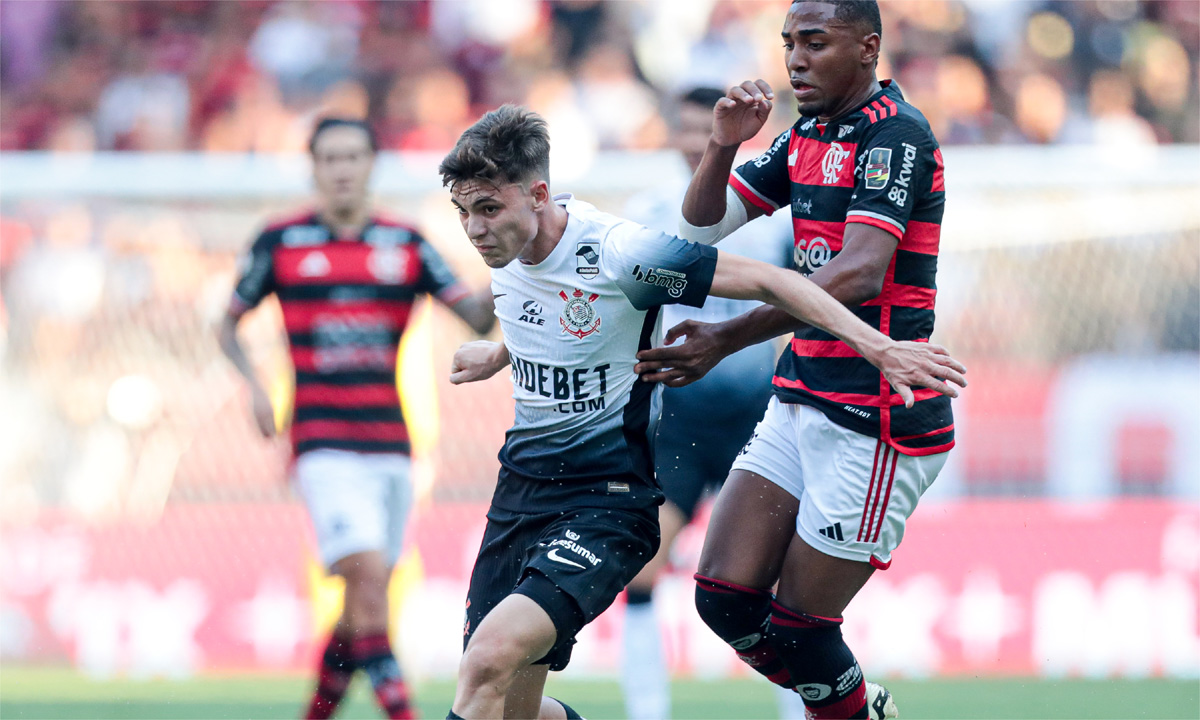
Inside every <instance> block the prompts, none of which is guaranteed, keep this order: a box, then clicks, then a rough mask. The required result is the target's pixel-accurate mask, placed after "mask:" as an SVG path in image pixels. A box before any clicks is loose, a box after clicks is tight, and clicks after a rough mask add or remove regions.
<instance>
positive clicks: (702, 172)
mask: <svg viewBox="0 0 1200 720" xmlns="http://www.w3.org/2000/svg"><path fill="white" fill-rule="evenodd" d="M774 99H775V93H774V91H772V90H771V86H770V85H768V84H767V81H765V80H755V81H754V82H750V81H749V80H747V81H746V82H744V83H742V84H741V85H736V86H734V87H732V88H730V89H729V92H728V93H727V94H726V95H725V97H723V98H721V99H720V100H718V101H717V104H716V106H715V107H713V131H712V135H711V136H710V137H709V139H708V148H707V149H706V150H705V151H704V159H703V160H701V161H700V166H699V167H698V168H696V174H695V175H693V176H692V182H691V184H690V185H688V190H687V195H686V196H685V197H684V199H683V218H684V220H686V221H687V222H688V223H691V224H692V225H695V226H697V227H711V226H713V225H716V224H718V223H719V222H721V219H722V217H724V214H725V208H726V199H725V186H726V185H727V184H728V182H729V171H730V170H732V169H733V161H734V157H735V156H736V155H737V151H738V147H739V146H740V145H741V144H742V143H743V142H745V141H747V140H749V139H750V138H752V137H754V136H755V135H757V134H758V131H759V130H761V129H762V127H763V125H764V124H765V123H766V122H767V117H769V116H770V114H771V105H772V101H773V100H774ZM746 212H747V220H753V219H754V218H756V217H758V216H759V215H762V214H763V211H762V210H760V209H758V208H757V207H754V206H752V205H750V204H748V203H747V204H746ZM687 239H689V240H691V239H693V238H687Z"/></svg>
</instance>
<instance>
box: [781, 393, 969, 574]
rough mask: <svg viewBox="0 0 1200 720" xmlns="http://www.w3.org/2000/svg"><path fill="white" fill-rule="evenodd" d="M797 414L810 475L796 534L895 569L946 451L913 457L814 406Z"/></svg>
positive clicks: (833, 552)
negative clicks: (913, 518) (911, 523)
mask: <svg viewBox="0 0 1200 720" xmlns="http://www.w3.org/2000/svg"><path fill="white" fill-rule="evenodd" d="M796 413H797V414H798V417H799V423H798V424H799V425H800V426H801V432H800V433H799V437H800V442H801V453H800V456H801V459H802V463H803V465H804V468H803V475H804V477H805V486H804V495H803V497H802V499H801V502H800V514H799V516H798V518H797V521H796V533H797V534H798V535H799V536H800V538H802V539H803V540H804V542H805V543H806V544H807V545H809V546H810V547H812V548H815V549H816V550H818V551H820V552H821V553H823V554H825V555H829V556H832V557H835V558H841V559H843V560H849V561H854V562H859V563H869V564H870V565H872V566H874V567H876V568H884V569H885V568H887V567H888V565H890V564H891V560H892V552H893V551H894V550H895V549H896V548H897V547H899V545H900V542H901V540H902V539H903V537H904V530H905V525H906V523H907V520H908V517H909V516H910V515H911V514H912V513H913V511H914V510H915V509H916V507H917V502H918V501H919V500H920V498H921V495H922V494H923V493H924V492H925V490H926V489H927V488H928V487H929V486H930V485H931V484H932V483H933V481H934V479H935V478H936V477H937V474H938V472H939V471H940V470H941V468H942V466H943V465H944V464H945V461H946V454H945V453H941V454H937V455H928V456H910V455H905V454H903V453H899V452H897V451H896V449H895V448H893V447H891V446H889V445H888V444H887V443H886V442H883V441H881V440H879V439H878V438H873V437H869V436H866V435H863V434H860V433H856V432H854V431H852V430H848V429H846V428H844V427H841V426H840V425H837V424H836V423H833V422H832V421H830V420H829V419H828V418H827V417H826V416H825V415H824V414H822V413H821V412H819V411H817V410H815V409H813V408H810V407H807V406H796Z"/></svg>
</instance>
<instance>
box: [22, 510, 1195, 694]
mask: <svg viewBox="0 0 1200 720" xmlns="http://www.w3.org/2000/svg"><path fill="white" fill-rule="evenodd" d="M484 511H485V507H483V506H482V505H478V504H447V505H440V506H434V507H428V508H425V509H424V510H422V511H421V512H420V514H419V516H418V518H417V520H416V522H415V523H414V526H413V532H412V536H411V537H410V551H409V553H408V555H407V557H406V559H405V560H404V561H403V562H402V565H401V567H400V568H398V570H397V574H396V578H395V580H394V582H393V586H392V590H393V601H394V603H393V604H394V607H395V623H394V625H395V628H394V630H395V635H396V639H397V641H398V643H397V644H398V647H399V648H400V653H401V657H402V661H403V662H404V664H405V666H406V668H407V669H408V670H409V672H410V673H413V674H414V675H416V676H446V675H451V674H453V672H454V670H455V668H456V666H457V662H458V657H459V654H460V652H461V638H462V632H461V623H462V603H463V599H464V597H465V594H466V585H467V579H468V577H469V573H470V568H471V564H472V562H473V561H474V556H475V552H476V550H477V549H478V544H479V539H480V537H481V536H482V532H483V524H484ZM702 532H703V531H702V529H701V528H700V527H695V526H694V527H692V528H690V529H689V530H688V531H686V532H685V533H684V535H683V536H682V537H681V540H680V542H679V543H678V544H677V546H676V553H675V557H674V567H673V568H672V570H671V571H670V572H669V573H668V574H667V575H666V576H665V577H664V578H663V581H662V583H661V584H660V586H659V589H658V591H657V593H656V601H655V602H656V608H657V613H658V615H659V617H660V619H661V620H662V626H663V633H664V640H665V647H666V650H667V655H668V658H669V661H670V663H671V667H672V669H673V670H674V672H676V673H680V674H698V675H704V676H721V675H730V674H741V673H744V672H746V670H745V669H744V668H742V667H741V666H740V664H739V663H738V662H737V661H736V659H735V658H734V657H733V653H732V652H731V651H729V650H728V648H726V647H724V646H723V645H722V644H721V643H720V641H718V640H717V639H716V638H715V636H713V635H712V633H711V632H710V631H709V630H708V629H707V628H706V627H704V626H703V624H702V623H701V622H700V620H699V619H698V618H697V617H696V614H695V611H694V609H693V608H692V583H691V568H692V567H694V564H695V558H696V556H697V554H698V552H699V548H700V544H701V542H702ZM310 537H311V536H310V530H309V528H308V524H307V519H306V518H305V516H304V511H303V510H302V509H301V508H300V507H298V506H295V505H239V506H229V505H215V504H214V505H186V506H174V507H171V508H169V509H168V511H167V512H166V513H165V514H164V516H163V517H162V518H161V519H160V520H159V521H158V522H156V523H154V524H153V525H147V526H138V525H135V524H132V523H122V524H118V525H110V526H104V527H87V526H83V525H80V524H78V523H74V522H71V521H68V520H67V519H66V518H64V517H57V518H56V517H53V516H52V515H49V514H46V515H44V516H43V517H41V518H40V519H39V520H38V521H37V522H35V523H33V524H30V525H26V526H21V527H13V526H9V527H6V528H4V529H3V530H0V578H2V582H3V593H2V595H0V650H2V651H3V655H4V658H5V659H6V661H40V662H44V661H61V662H70V663H72V664H73V665H75V666H77V667H79V668H81V669H83V670H85V671H87V672H90V673H92V674H96V675H112V674H130V675H134V676H179V675H187V674H190V673H193V672H197V671H202V670H213V669H219V670H237V669H245V668H252V667H253V668H262V667H269V668H302V667H307V666H308V665H309V664H310V663H311V662H312V659H313V657H314V654H315V649H314V647H313V644H314V642H316V641H318V640H319V639H320V637H321V636H322V635H323V633H324V628H325V627H327V626H328V624H329V623H331V622H332V620H333V618H335V617H336V615H337V612H338V602H339V600H338V589H337V585H336V582H334V581H331V580H329V579H325V578H323V577H322V575H321V573H320V572H319V570H318V568H317V567H316V565H315V564H314V563H313V560H312V555H311V552H310V547H311V545H310V542H311V540H310ZM894 557H895V560H894V562H893V564H892V567H891V568H890V569H889V570H887V571H882V572H877V573H876V574H875V577H874V578H873V579H872V580H871V582H870V583H868V585H867V587H866V588H865V589H864V590H863V592H862V593H861V594H860V596H859V597H858V598H856V599H855V601H854V602H853V603H852V604H851V606H850V608H849V609H848V610H847V612H846V624H845V633H846V635H847V638H848V640H849V642H850V643H851V645H852V647H854V649H855V651H856V654H857V655H858V656H859V658H860V660H861V662H862V664H863V665H864V667H865V668H867V669H868V671H869V672H870V673H872V674H873V675H877V676H882V675H889V674H901V675H908V676H917V677H920V676H924V675H934V674H963V673H969V674H972V675H983V674H1044V675H1087V676H1100V677H1103V676H1115V675H1122V676H1145V675H1160V674H1165V675H1172V676H1184V677H1196V676H1200V633H1198V627H1200V605H1198V601H1197V586H1198V581H1200V510H1198V509H1197V508H1196V507H1194V506H1189V505H1187V504H1183V503H1171V502H1162V501H1149V500H1147V501H1136V500H1126V501H1121V502H1112V503H1104V504H1074V505H1058V504H1054V503H1049V502H1015V501H995V502H992V501H971V502H954V503H945V504H933V503H930V504H926V505H923V506H921V508H919V509H918V511H917V513H916V515H914V517H913V518H912V520H911V521H910V523H909V530H908V533H907V535H906V537H905V541H904V544H903V545H902V546H901V548H900V549H899V550H898V551H897V552H896V553H895V556H894ZM620 621H621V613H620V612H619V607H618V608H614V609H613V610H610V611H609V612H608V613H606V614H605V615H603V616H602V617H601V618H600V619H599V620H597V621H596V622H595V623H593V625H591V626H589V627H588V628H586V629H585V630H584V632H583V633H582V634H581V636H580V642H579V644H578V645H577V646H576V650H575V655H574V660H573V662H572V665H571V670H570V672H571V673H572V674H576V675H578V674H589V673H594V674H612V673H614V672H615V671H616V668H617V665H618V662H619V654H618V653H619V648H620Z"/></svg>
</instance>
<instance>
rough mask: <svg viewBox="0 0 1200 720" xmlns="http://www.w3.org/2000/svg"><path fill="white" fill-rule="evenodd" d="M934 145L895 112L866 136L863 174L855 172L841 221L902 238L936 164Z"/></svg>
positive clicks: (915, 125) (927, 135)
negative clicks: (875, 228) (852, 193)
mask: <svg viewBox="0 0 1200 720" xmlns="http://www.w3.org/2000/svg"><path fill="white" fill-rule="evenodd" d="M936 152H937V144H936V143H935V142H934V139H933V135H932V133H930V132H929V130H928V128H925V127H922V126H921V125H920V124H919V123H918V122H916V121H915V120H913V119H911V118H908V117H905V116H900V117H897V118H895V119H893V120H890V121H888V122H886V123H881V124H880V125H879V129H878V130H877V131H876V132H875V133H874V134H873V135H872V136H871V137H870V138H869V139H868V140H867V142H866V148H865V150H863V151H861V152H860V157H862V158H863V166H862V172H861V173H856V178H855V186H854V195H853V197H852V198H851V199H850V207H849V208H847V210H846V222H848V223H849V222H857V223H863V224H864V225H872V226H874V227H877V228H879V229H881V230H885V231H887V232H889V233H891V234H892V235H895V236H896V239H897V240H899V239H902V238H903V237H904V232H905V231H906V230H907V229H908V220H909V218H910V217H912V211H913V207H915V206H916V205H917V204H918V203H917V201H918V200H919V199H920V196H921V195H922V194H924V193H928V192H930V189H931V183H932V182H933V175H934V171H935V170H936V168H937V158H936V156H935V153H936Z"/></svg>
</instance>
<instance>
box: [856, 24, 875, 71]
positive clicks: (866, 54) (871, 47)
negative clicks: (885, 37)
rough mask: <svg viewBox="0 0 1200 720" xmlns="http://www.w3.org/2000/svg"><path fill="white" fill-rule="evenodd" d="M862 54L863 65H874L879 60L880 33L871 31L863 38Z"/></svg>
mask: <svg viewBox="0 0 1200 720" xmlns="http://www.w3.org/2000/svg"><path fill="white" fill-rule="evenodd" d="M861 48H862V55H861V57H860V60H861V62H862V64H863V67H874V66H875V64H876V63H878V62H879V33H875V32H873V33H871V34H870V35H867V36H866V37H864V38H863V39H862V46H861Z"/></svg>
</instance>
